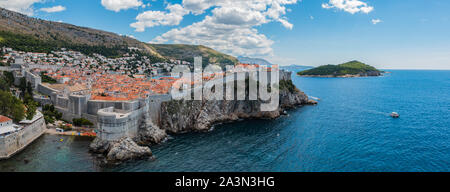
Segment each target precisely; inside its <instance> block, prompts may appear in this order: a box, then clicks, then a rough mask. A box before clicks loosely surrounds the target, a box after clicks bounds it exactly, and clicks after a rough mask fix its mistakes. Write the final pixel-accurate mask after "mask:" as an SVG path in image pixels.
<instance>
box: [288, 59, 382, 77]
mask: <svg viewBox="0 0 450 192" xmlns="http://www.w3.org/2000/svg"><path fill="white" fill-rule="evenodd" d="M381 73H382V72H381V71H379V70H378V69H376V68H375V67H372V66H370V65H367V64H364V63H362V62H359V61H356V60H355V61H350V62H347V63H343V64H339V65H323V66H319V67H316V68H314V69H310V70H306V71H300V72H298V73H297V74H298V75H300V76H316V77H365V76H380V75H381Z"/></svg>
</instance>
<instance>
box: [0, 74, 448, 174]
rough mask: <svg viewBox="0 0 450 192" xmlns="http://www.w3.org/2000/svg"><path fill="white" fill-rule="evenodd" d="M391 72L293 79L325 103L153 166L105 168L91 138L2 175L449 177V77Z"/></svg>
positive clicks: (214, 136)
mask: <svg viewBox="0 0 450 192" xmlns="http://www.w3.org/2000/svg"><path fill="white" fill-rule="evenodd" d="M391 72H392V73H389V74H386V75H385V76H383V77H367V78H332V79H330V78H303V77H297V76H293V81H294V83H295V84H296V86H297V87H299V88H300V89H301V90H302V91H304V92H305V93H307V94H308V95H310V96H313V97H317V98H320V101H319V105H317V106H305V107H302V108H299V109H295V110H291V111H289V115H287V116H283V117H281V118H278V119H276V120H272V121H270V120H248V121H240V122H235V123H230V124H222V125H217V126H215V129H214V130H213V131H211V132H208V133H188V134H182V135H174V136H172V138H171V139H170V140H169V141H168V142H166V143H163V144H161V145H158V146H153V147H152V151H153V153H154V155H155V157H156V159H155V160H140V161H134V162H129V163H125V164H122V165H119V166H115V167H101V166H100V165H99V163H98V162H97V161H96V160H95V157H94V156H93V155H92V154H90V153H89V152H88V148H87V147H88V145H89V142H90V141H89V140H88V139H83V138H75V137H60V136H50V135H45V136H43V137H41V138H40V139H38V140H37V141H36V142H34V143H33V144H32V145H31V146H30V147H28V148H27V149H25V150H24V151H22V152H21V153H19V154H18V155H16V156H14V157H13V158H12V159H9V160H4V161H0V171H288V172H296V171H450V71H423V70H415V71H405V70H392V71H391ZM393 111H396V112H399V113H400V115H401V118H399V119H393V118H391V117H389V113H390V112H393ZM60 138H64V141H63V142H60V141H59V139H60Z"/></svg>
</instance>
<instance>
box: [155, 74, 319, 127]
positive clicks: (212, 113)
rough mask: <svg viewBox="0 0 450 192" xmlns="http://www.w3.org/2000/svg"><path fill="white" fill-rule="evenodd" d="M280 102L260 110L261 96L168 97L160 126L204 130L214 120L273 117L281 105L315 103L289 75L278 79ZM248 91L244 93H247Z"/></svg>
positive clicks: (162, 110) (280, 112)
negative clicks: (234, 97)
mask: <svg viewBox="0 0 450 192" xmlns="http://www.w3.org/2000/svg"><path fill="white" fill-rule="evenodd" d="M280 82H284V83H283V84H286V85H289V86H281V85H282V83H280V100H279V102H280V105H279V108H278V109H277V110H275V111H261V104H263V103H264V101H261V100H241V101H239V100H206V99H203V100H201V101H199V100H190V101H188V100H172V101H170V102H166V103H163V104H162V107H161V128H162V129H165V130H166V131H168V132H171V133H183V132H189V131H207V130H209V129H210V127H211V126H212V125H214V124H216V123H221V122H228V121H236V120H238V119H273V118H277V117H279V116H280V115H282V114H283V113H284V110H285V109H288V108H295V107H297V106H301V105H306V104H316V102H315V101H312V100H309V99H308V97H307V96H306V95H305V94H304V93H303V92H301V91H300V90H298V89H297V88H295V86H294V85H293V84H292V81H291V80H290V79H286V80H281V81H280ZM247 95H248V93H247Z"/></svg>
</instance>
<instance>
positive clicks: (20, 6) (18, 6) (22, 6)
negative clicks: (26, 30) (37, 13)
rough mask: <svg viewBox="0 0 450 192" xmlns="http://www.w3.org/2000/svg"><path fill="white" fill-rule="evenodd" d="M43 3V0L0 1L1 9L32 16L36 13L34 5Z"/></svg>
mask: <svg viewBox="0 0 450 192" xmlns="http://www.w3.org/2000/svg"><path fill="white" fill-rule="evenodd" d="M42 1H43V0H0V7H3V8H5V9H8V10H11V11H16V12H19V13H23V14H26V15H30V16H31V15H33V12H34V10H33V4H34V3H38V2H42Z"/></svg>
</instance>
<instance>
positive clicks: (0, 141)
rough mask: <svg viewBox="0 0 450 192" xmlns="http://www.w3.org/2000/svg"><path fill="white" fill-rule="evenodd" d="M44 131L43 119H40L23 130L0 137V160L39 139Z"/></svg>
mask: <svg viewBox="0 0 450 192" xmlns="http://www.w3.org/2000/svg"><path fill="white" fill-rule="evenodd" d="M45 129H46V125H45V121H44V117H43V116H42V117H40V118H39V119H37V120H36V121H34V122H33V123H31V124H29V125H27V126H25V127H24V128H23V129H21V130H19V131H17V132H14V133H11V134H9V135H6V136H0V146H1V147H0V159H6V158H10V157H11V156H12V155H14V154H16V153H17V152H19V151H21V150H23V149H24V148H25V147H26V146H28V145H29V144H30V143H31V142H33V141H34V140H36V139H37V138H38V137H40V136H41V135H42V134H43V133H44V132H45Z"/></svg>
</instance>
